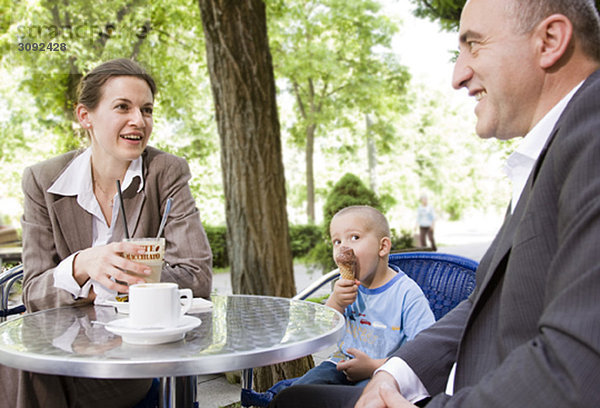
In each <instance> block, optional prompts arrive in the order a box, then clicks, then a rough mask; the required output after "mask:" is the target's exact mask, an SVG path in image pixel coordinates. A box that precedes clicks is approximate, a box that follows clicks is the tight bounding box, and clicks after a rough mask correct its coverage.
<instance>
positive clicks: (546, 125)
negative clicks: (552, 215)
mask: <svg viewBox="0 0 600 408" xmlns="http://www.w3.org/2000/svg"><path fill="white" fill-rule="evenodd" d="M582 84H583V81H581V82H580V83H579V84H578V85H577V86H576V87H575V88H573V89H572V90H571V92H569V93H568V94H567V95H566V96H565V97H564V98H562V99H561V100H560V101H559V102H558V103H557V104H556V105H554V107H553V108H552V109H550V111H549V112H548V113H547V114H546V115H545V116H544V117H543V118H542V119H541V120H540V121H539V122H538V123H537V124H536V125H535V126H534V127H533V128H532V129H531V130H530V131H529V133H527V135H525V137H524V138H523V141H522V142H521V143H520V144H519V147H517V149H516V150H515V151H514V152H512V154H511V155H510V156H508V159H507V160H506V164H505V165H504V171H505V172H506V175H507V176H508V178H509V179H510V181H511V183H512V201H511V203H512V206H511V212H512V211H514V209H515V208H516V206H517V203H518V202H519V198H520V197H521V193H523V189H524V188H525V184H526V183H527V179H528V178H529V174H530V173H531V170H532V169H533V166H534V165H535V162H536V160H537V159H538V157H539V155H540V153H541V151H542V149H543V148H544V146H545V145H546V142H547V141H548V138H549V137H550V133H551V132H552V129H554V125H556V122H557V121H558V118H559V117H560V115H561V114H562V113H563V111H564V110H565V107H566V106H567V104H568V103H569V101H570V100H571V98H572V97H573V95H574V94H575V92H577V90H578V89H579V88H580V87H581V85H582Z"/></svg>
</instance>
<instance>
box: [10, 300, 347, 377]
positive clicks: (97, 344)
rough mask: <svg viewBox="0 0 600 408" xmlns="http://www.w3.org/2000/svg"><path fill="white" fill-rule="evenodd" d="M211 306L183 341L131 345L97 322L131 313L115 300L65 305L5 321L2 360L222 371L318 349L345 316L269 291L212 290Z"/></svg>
mask: <svg viewBox="0 0 600 408" xmlns="http://www.w3.org/2000/svg"><path fill="white" fill-rule="evenodd" d="M211 300H212V302H213V308H212V310H211V311H208V312H204V313H199V314H192V316H195V317H198V318H200V319H201V320H202V323H201V324H200V326H198V327H196V328H194V329H192V330H190V331H188V332H187V333H186V334H185V337H184V338H183V340H180V341H177V342H173V343H166V344H159V345H132V344H127V343H124V342H123V341H122V338H121V337H120V336H118V335H116V334H114V333H111V332H109V331H108V330H106V329H105V327H104V326H102V325H100V324H93V323H92V322H93V321H99V322H104V323H108V322H110V321H112V320H114V319H122V318H126V317H127V315H121V314H117V313H116V311H115V309H114V308H113V307H108V306H85V307H65V308H57V309H50V310H44V311H41V312H37V313H32V314H25V315H23V316H21V317H19V318H17V319H14V320H10V321H8V322H5V323H3V324H1V325H0V363H2V364H5V365H7V366H11V367H14V368H20V369H26V370H28V371H34V372H40V373H46V374H57V375H71V376H81V377H94V378H147V377H164V376H187V375H198V374H210V373H219V372H225V371H230V370H238V369H243V368H250V367H259V366H264V365H270V364H275V363H279V362H283V361H289V360H293V359H295V358H299V357H302V356H305V355H308V354H313V353H315V352H317V351H320V350H322V349H324V348H326V347H329V346H331V345H332V344H335V343H336V342H338V341H339V340H340V339H341V337H342V334H343V331H344V318H343V316H342V315H341V314H340V313H338V312H337V311H335V310H333V309H331V308H328V307H326V306H323V305H319V304H316V303H312V302H307V301H302V300H292V299H286V298H277V297H268V296H249V295H231V296H213V297H212V299H211Z"/></svg>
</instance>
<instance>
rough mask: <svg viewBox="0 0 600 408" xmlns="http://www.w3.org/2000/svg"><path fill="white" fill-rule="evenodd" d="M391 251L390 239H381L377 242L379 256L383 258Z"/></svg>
mask: <svg viewBox="0 0 600 408" xmlns="http://www.w3.org/2000/svg"><path fill="white" fill-rule="evenodd" d="M391 250H392V240H391V239H390V237H383V238H381V240H380V241H379V256H380V257H384V256H387V255H389V254H390V251H391Z"/></svg>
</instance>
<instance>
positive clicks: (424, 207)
mask: <svg viewBox="0 0 600 408" xmlns="http://www.w3.org/2000/svg"><path fill="white" fill-rule="evenodd" d="M419 201H420V202H421V204H419V208H417V228H418V231H419V240H420V243H421V247H422V248H425V247H426V246H427V242H426V238H429V243H430V244H431V249H433V250H434V251H437V247H436V246H435V239H434V238H433V230H434V226H435V212H434V211H433V207H432V206H431V205H429V204H428V203H427V195H425V194H423V195H421V198H420V199H419Z"/></svg>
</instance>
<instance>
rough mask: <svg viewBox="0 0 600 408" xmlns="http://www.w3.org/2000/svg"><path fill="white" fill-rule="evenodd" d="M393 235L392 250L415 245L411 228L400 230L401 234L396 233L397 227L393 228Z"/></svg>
mask: <svg viewBox="0 0 600 408" xmlns="http://www.w3.org/2000/svg"><path fill="white" fill-rule="evenodd" d="M391 233H392V236H391V237H390V238H391V240H392V251H399V250H401V249H408V248H412V247H413V235H412V232H411V230H407V229H403V230H401V231H400V235H398V234H397V233H396V230H395V229H393V228H392V229H391Z"/></svg>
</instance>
